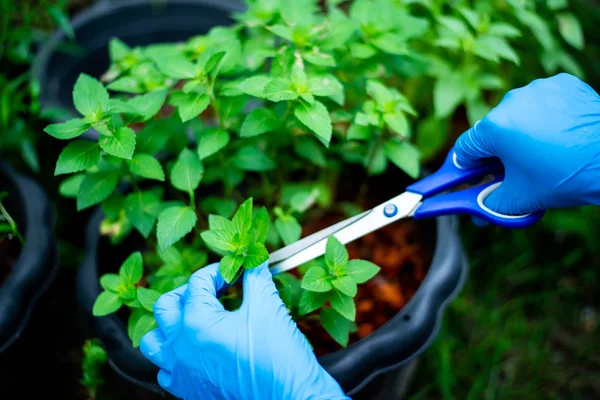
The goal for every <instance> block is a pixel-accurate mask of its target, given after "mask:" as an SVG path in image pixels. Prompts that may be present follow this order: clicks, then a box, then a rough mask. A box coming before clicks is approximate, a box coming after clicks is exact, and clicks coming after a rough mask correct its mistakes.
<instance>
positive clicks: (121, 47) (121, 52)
mask: <svg viewBox="0 0 600 400" xmlns="http://www.w3.org/2000/svg"><path fill="white" fill-rule="evenodd" d="M130 53H131V48H130V47H129V46H128V45H127V44H126V43H125V42H123V41H122V40H120V39H119V38H112V39H110V42H108V54H109V56H110V60H111V61H113V62H115V61H120V60H122V59H123V58H125V57H126V56H127V55H129V54H130Z"/></svg>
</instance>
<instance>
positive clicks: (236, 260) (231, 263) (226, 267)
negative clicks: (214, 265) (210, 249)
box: [219, 253, 244, 284]
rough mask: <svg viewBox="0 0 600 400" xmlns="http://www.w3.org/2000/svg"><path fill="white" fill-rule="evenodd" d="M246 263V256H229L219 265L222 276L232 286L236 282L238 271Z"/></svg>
mask: <svg viewBox="0 0 600 400" xmlns="http://www.w3.org/2000/svg"><path fill="white" fill-rule="evenodd" d="M243 263H244V256H242V255H235V254H233V253H232V254H227V255H226V256H225V257H223V258H222V259H221V263H220V264H219V271H220V272H221V275H223V279H225V282H227V283H229V284H231V283H233V281H234V280H235V278H236V276H237V273H238V270H239V269H240V267H241V266H242V264H243Z"/></svg>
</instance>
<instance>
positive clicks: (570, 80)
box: [455, 74, 600, 215]
mask: <svg viewBox="0 0 600 400" xmlns="http://www.w3.org/2000/svg"><path fill="white" fill-rule="evenodd" d="M455 150H456V156H457V161H458V163H459V164H461V165H464V166H472V165H475V164H477V163H478V162H480V161H481V159H483V158H488V157H498V158H499V159H500V161H502V163H503V164H504V168H505V180H504V182H503V183H502V184H501V185H500V187H498V189H496V190H495V191H494V192H492V193H491V194H490V195H489V197H488V198H487V199H486V200H485V201H484V203H485V205H486V206H487V207H489V208H490V209H492V210H494V211H497V212H499V213H503V214H512V215H517V214H526V213H530V212H533V211H538V210H543V209H550V208H564V207H574V206H581V205H587V204H596V205H599V204H600V178H599V177H600V97H599V96H598V94H597V93H596V92H595V91H594V90H593V89H592V88H591V87H590V86H588V85H587V84H585V83H584V82H582V81H581V80H579V79H578V78H576V77H574V76H572V75H569V74H559V75H556V76H553V77H551V78H547V79H537V80H534V81H533V82H531V83H530V84H529V85H527V86H525V87H523V88H519V89H515V90H511V91H510V92H508V93H507V94H506V96H504V98H503V99H502V101H501V102H500V104H499V105H498V106H497V107H496V108H494V109H493V110H492V111H490V113H489V114H488V115H487V116H485V117H484V118H483V119H482V120H481V121H479V122H478V123H476V124H475V126H473V127H472V128H471V129H469V130H468V131H467V132H465V133H464V134H463V135H462V136H460V137H459V139H458V141H457V142H456V145H455Z"/></svg>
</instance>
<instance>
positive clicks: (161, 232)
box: [156, 206, 198, 250]
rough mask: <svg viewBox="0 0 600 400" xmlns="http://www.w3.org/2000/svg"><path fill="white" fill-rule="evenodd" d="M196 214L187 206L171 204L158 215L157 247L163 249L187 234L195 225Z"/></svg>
mask: <svg viewBox="0 0 600 400" xmlns="http://www.w3.org/2000/svg"><path fill="white" fill-rule="evenodd" d="M197 218H198V217H197V216H196V213H195V212H194V210H192V209H191V208H189V207H181V206H172V207H169V208H167V209H166V210H164V211H163V212H161V213H160V215H159V216H158V224H157V227H156V229H157V236H158V247H159V248H160V250H164V249H166V248H167V247H169V246H171V245H172V244H173V243H175V242H177V241H178V240H179V239H181V238H182V237H184V236H185V235H187V234H188V233H189V232H191V230H192V229H193V228H194V226H196V221H197Z"/></svg>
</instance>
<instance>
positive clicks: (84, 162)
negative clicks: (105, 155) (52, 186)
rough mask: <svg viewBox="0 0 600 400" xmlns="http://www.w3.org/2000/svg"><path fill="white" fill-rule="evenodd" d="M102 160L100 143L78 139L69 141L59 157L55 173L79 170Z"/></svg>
mask: <svg viewBox="0 0 600 400" xmlns="http://www.w3.org/2000/svg"><path fill="white" fill-rule="evenodd" d="M99 162H100V148H99V147H98V143H95V142H91V141H87V140H77V141H74V142H72V143H69V144H68V145H67V147H65V148H64V149H63V151H62V152H61V153H60V156H59V157H58V161H57V163H56V169H55V170H54V175H55V176H56V175H61V174H69V173H72V172H79V171H83V170H86V169H88V168H90V167H93V166H95V165H96V164H98V163H99Z"/></svg>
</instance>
